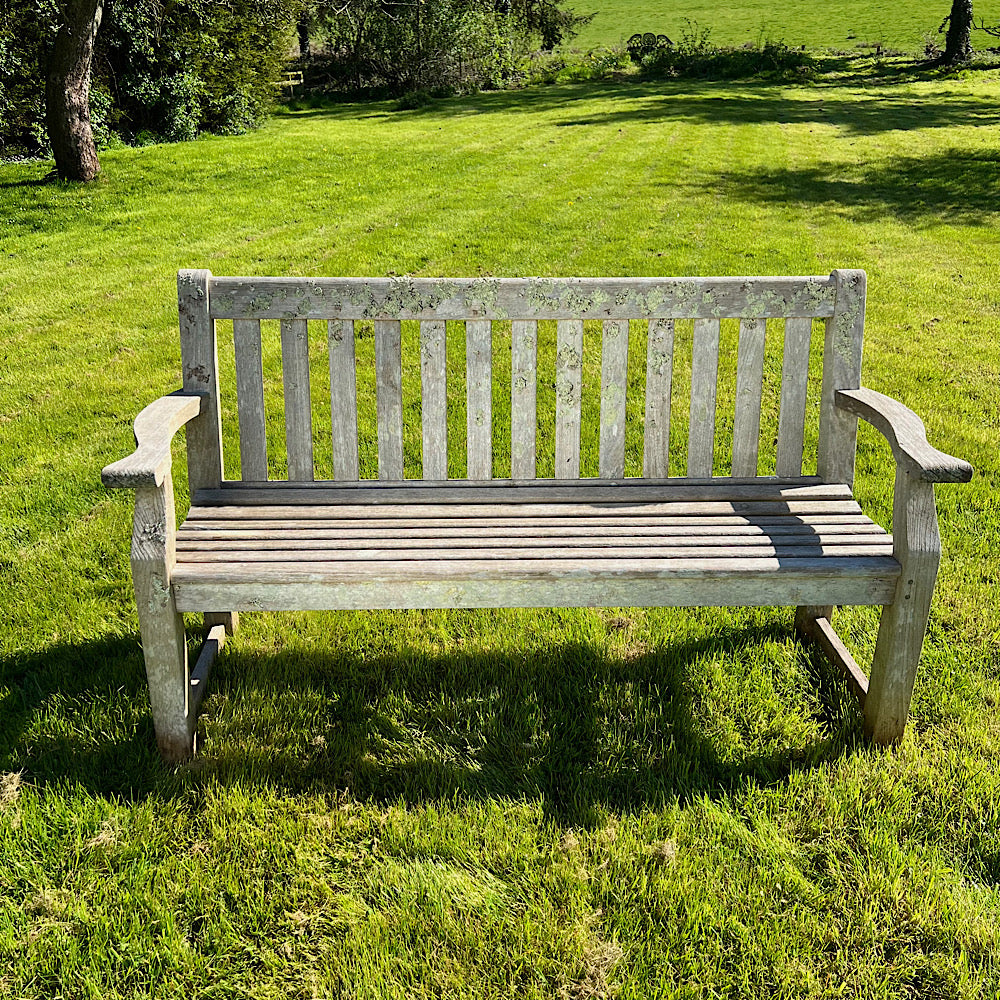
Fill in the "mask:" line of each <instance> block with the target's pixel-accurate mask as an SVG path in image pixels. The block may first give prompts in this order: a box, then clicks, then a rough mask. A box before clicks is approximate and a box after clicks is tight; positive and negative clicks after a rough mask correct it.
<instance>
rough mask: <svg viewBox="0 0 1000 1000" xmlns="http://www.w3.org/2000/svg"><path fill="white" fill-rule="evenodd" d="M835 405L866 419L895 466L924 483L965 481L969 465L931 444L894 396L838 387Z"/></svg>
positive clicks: (967, 477) (969, 468) (970, 474)
mask: <svg viewBox="0 0 1000 1000" xmlns="http://www.w3.org/2000/svg"><path fill="white" fill-rule="evenodd" d="M837 408H838V409H841V410H846V411H847V412H848V413H853V414H855V415H856V416H858V417H861V419H862V420H867V421H868V423H870V424H871V425H872V426H873V427H874V428H875V429H876V430H878V431H880V432H881V433H882V434H883V435H884V436H885V438H886V440H887V441H888V442H889V446H890V447H891V448H892V455H893V458H895V460H896V465H897V466H898V467H901V468H902V469H904V470H905V471H906V473H907V474H908V475H910V476H913V477H914V478H915V479H919V480H921V481H922V482H925V483H967V482H968V481H969V480H970V479H971V478H972V466H971V465H969V463H968V462H964V461H962V459H960V458H953V457H952V456H951V455H946V454H945V453H944V452H943V451H938V450H937V448H933V447H931V445H930V444H929V443H928V441H927V433H926V431H925V430H924V425H923V422H922V421H921V419H920V418H919V417H918V416H917V415H916V414H915V413H914V412H913V411H912V410H911V409H910V408H909V407H907V406H904V405H903V404H902V403H900V402H899V401H898V400H896V399H892V398H891V397H889V396H884V395H882V393H880V392H875V391H874V389H841V390H839V391H838V392H837Z"/></svg>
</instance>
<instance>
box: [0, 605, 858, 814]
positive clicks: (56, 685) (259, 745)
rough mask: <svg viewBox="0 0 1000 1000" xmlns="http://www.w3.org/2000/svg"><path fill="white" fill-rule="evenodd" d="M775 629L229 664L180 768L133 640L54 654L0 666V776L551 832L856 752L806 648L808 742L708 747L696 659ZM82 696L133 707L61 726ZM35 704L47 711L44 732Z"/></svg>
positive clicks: (233, 660)
mask: <svg viewBox="0 0 1000 1000" xmlns="http://www.w3.org/2000/svg"><path fill="white" fill-rule="evenodd" d="M787 637H788V627H787V626H785V625H782V624H781V623H774V624H772V625H767V626H758V627H746V628H739V627H731V628H723V629H721V630H720V631H719V632H718V633H717V634H715V635H713V636H712V637H711V638H710V639H705V640H701V641H692V642H688V643H682V644H677V645H671V646H663V647H661V648H658V649H655V650H651V651H648V652H644V653H643V654H641V655H639V656H635V657H630V658H627V659H616V658H613V657H609V656H607V655H606V654H605V653H604V652H603V651H601V650H599V649H597V648H595V647H594V646H592V645H590V644H587V643H581V642H571V643H567V644H564V645H560V646H558V647H555V648H553V649H552V650H551V651H545V652H543V653H540V652H537V651H532V652H529V653H526V654H525V655H524V656H516V657H514V656H509V655H497V654H491V653H485V654H480V653H476V652H460V651H459V652H455V653H448V654H445V655H441V656H428V655H426V654H424V653H422V652H418V651H413V650H402V651H399V652H395V653H393V654H391V655H386V656H382V657H377V658H364V659H362V658H360V657H356V656H353V655H345V654H343V653H341V652H338V651H337V650H336V649H333V650H331V652H330V654H329V655H328V656H326V655H324V656H316V657H311V658H310V659H309V660H299V659H298V658H290V657H288V656H285V655H283V654H280V653H275V654H268V655H258V654H256V653H254V652H253V651H239V650H238V651H236V652H231V653H224V654H223V657H222V659H221V660H220V662H219V664H218V665H217V669H216V673H215V675H214V676H213V678H212V684H211V686H212V689H213V692H214V693H212V694H210V695H209V698H208V700H207V701H206V704H205V706H204V709H205V711H204V713H203V726H202V728H203V729H205V730H207V733H208V739H207V742H206V744H205V746H204V749H203V753H202V755H201V756H200V757H199V758H197V759H196V760H195V761H193V762H191V763H189V764H186V765H183V766H181V767H180V768H177V769H172V768H170V767H168V766H165V765H164V764H162V762H161V761H160V759H159V756H158V755H157V753H156V750H155V739H154V735H153V728H152V723H151V720H150V719H149V717H148V708H147V704H148V703H147V702H146V699H145V678H144V676H143V670H142V662H141V654H140V652H139V649H138V643H137V641H136V640H134V639H133V640H129V639H107V640H100V641H95V642H91V643H81V644H65V645H61V646H57V647H55V648H53V649H51V650H49V651H47V652H45V653H42V654H38V655H36V656H33V657H27V658H21V659H19V660H16V661H15V660H12V659H11V660H7V661H4V662H0V676H3V677H4V678H5V679H6V682H5V686H6V688H7V691H8V694H7V696H6V697H5V698H4V699H3V700H2V701H0V716H2V717H3V718H4V726H3V731H4V737H3V738H2V739H0V761H3V762H4V763H3V764H2V765H0V766H2V767H4V768H6V769H8V770H11V769H14V770H21V769H23V770H24V771H25V774H24V780H25V781H28V782H30V783H32V784H34V785H36V786H46V785H49V784H58V785H61V786H65V785H66V784H67V783H72V784H78V785H80V786H82V787H85V788H86V789H88V790H89V791H90V792H92V793H93V794H96V795H99V796H107V797H115V798H118V799H121V800H125V801H141V800H142V799H145V798H147V797H150V796H153V797H162V798H174V797H175V796H176V795H177V794H181V793H183V791H184V789H185V788H190V786H191V785H195V786H200V785H203V784H206V783H209V782H216V781H217V782H220V783H222V784H224V785H227V786H228V785H234V784H245V785H250V786H254V785H258V786H259V785H264V784H266V785H269V786H270V787H273V788H277V789H279V790H281V791H282V792H283V793H287V794H296V793H301V792H310V793H331V794H339V793H343V792H344V791H345V790H346V791H348V792H349V793H350V794H351V795H352V797H354V798H355V799H357V800H359V801H364V802H377V803H391V802H398V801H404V802H407V803H410V804H414V805H416V804H421V803H428V802H439V801H451V800H453V799H455V798H459V799H488V798H493V797H502V798H508V799H516V800H539V799H540V800H541V801H542V803H543V805H544V809H545V812H546V814H547V815H549V816H550V817H551V818H552V819H553V820H555V821H556V822H558V823H560V824H563V825H566V826H576V827H583V826H589V825H592V824H594V823H597V822H600V817H601V816H602V814H603V813H604V812H605V811H606V810H618V811H624V812H631V811H635V810H639V809H642V808H644V807H650V806H651V807H656V806H658V805H662V804H663V803H665V802H669V801H680V802H686V801H689V800H690V799H692V798H693V797H697V796H708V797H715V796H719V795H724V794H726V793H727V792H728V791H730V790H732V789H735V788H737V787H741V786H743V785H745V784H748V783H749V784H753V785H759V786H764V785H770V784H775V783H780V782H781V781H783V780H785V779H786V778H787V777H788V776H789V775H790V774H792V773H793V772H795V771H799V770H802V769H808V768H811V767H815V766H818V765H820V764H823V763H825V762H828V761H830V760H833V759H836V758H837V757H839V756H841V755H842V754H844V753H846V752H849V751H850V750H851V749H852V748H854V747H855V746H857V745H858V739H859V737H858V732H859V725H858V716H857V712H856V710H854V709H853V706H852V702H851V701H850V698H849V695H848V694H847V692H846V690H845V689H844V685H843V684H842V683H841V682H840V681H839V680H838V679H837V678H835V677H834V676H832V675H831V672H830V670H829V668H828V667H827V665H826V663H825V661H824V660H822V658H817V657H812V656H811V655H810V654H808V653H806V654H805V655H806V657H807V663H806V669H807V673H808V674H809V676H810V680H811V681H812V682H814V683H815V684H816V686H817V689H818V690H819V692H820V697H819V699H818V708H817V711H816V713H815V714H816V720H815V721H816V726H815V730H816V731H818V732H820V733H822V734H823V735H822V736H821V737H819V738H815V739H809V740H802V741H798V742H793V744H792V745H781V746H779V745H777V744H778V742H780V741H775V740H771V741H770V742H771V744H772V746H771V748H769V749H766V750H761V751H755V752H747V753H744V754H739V753H736V754H729V755H724V754H721V753H720V751H719V749H718V745H717V742H716V741H713V739H712V736H711V733H710V732H709V724H708V723H707V722H706V719H705V718H704V713H703V712H701V711H700V710H699V706H698V704H697V702H698V699H699V695H698V693H697V692H696V691H695V689H694V688H693V687H692V684H691V681H690V667H691V664H692V661H694V660H697V659H698V658H702V657H722V658H726V657H727V656H731V655H732V653H733V652H734V650H737V649H738V647H742V646H746V645H753V644H755V643H763V642H770V641H774V640H778V641H783V640H785V639H787ZM290 660H291V661H292V662H290ZM623 693H624V696H623ZM95 700H103V701H104V702H106V703H113V704H114V705H119V706H121V707H122V711H121V712H120V713H119V712H117V711H116V712H115V714H116V716H117V715H119V714H121V715H125V716H128V715H131V717H132V718H133V719H134V725H133V726H132V728H131V729H129V730H128V731H127V732H126V731H124V730H123V729H121V728H119V729H118V730H117V731H112V732H108V731H106V730H104V731H91V730H88V728H87V725H86V720H81V721H80V722H79V723H78V724H74V723H73V722H68V721H67V718H66V712H67V707H69V708H70V709H71V708H72V706H74V705H81V706H83V705H87V704H91V703H93V702H94V701H95ZM401 703H404V704H407V705H408V707H407V708H406V709H400V708H399V706H400V704H401ZM630 705H631V709H630V707H629V706H630ZM50 711H52V712H54V713H56V714H57V715H58V718H53V719H51V720H46V718H45V716H46V715H47V714H48V713H49V712H50ZM72 714H73V713H72V711H70V715H72ZM303 715H305V716H308V719H309V721H310V722H311V725H309V724H306V725H303V722H302V719H303ZM748 735H749V736H751V737H752V736H754V735H759V734H748ZM765 742H766V741H765Z"/></svg>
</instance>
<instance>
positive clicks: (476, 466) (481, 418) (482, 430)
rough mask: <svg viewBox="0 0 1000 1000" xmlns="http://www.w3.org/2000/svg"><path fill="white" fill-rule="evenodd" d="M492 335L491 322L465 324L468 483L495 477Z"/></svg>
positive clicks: (473, 321) (482, 321)
mask: <svg viewBox="0 0 1000 1000" xmlns="http://www.w3.org/2000/svg"><path fill="white" fill-rule="evenodd" d="M492 338H493V333H492V325H491V323H490V321H489V320H478V319H470V320H468V321H467V322H466V324H465V345H466V346H465V369H466V381H465V395H466V446H467V448H468V472H467V475H468V477H469V479H491V478H492V477H493V340H492Z"/></svg>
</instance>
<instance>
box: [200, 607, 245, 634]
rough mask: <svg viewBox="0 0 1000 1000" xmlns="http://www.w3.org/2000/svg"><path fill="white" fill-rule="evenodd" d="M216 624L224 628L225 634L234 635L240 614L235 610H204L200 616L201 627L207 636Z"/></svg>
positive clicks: (238, 625) (237, 627)
mask: <svg viewBox="0 0 1000 1000" xmlns="http://www.w3.org/2000/svg"><path fill="white" fill-rule="evenodd" d="M216 625H221V626H222V627H223V628H224V629H225V630H226V635H236V632H237V630H238V629H239V627H240V616H239V614H238V613H237V612H235V611H206V612H205V613H204V615H203V616H202V628H203V630H204V632H205V635H206V636H207V635H208V634H209V632H211V631H212V629H213V628H215V626H216Z"/></svg>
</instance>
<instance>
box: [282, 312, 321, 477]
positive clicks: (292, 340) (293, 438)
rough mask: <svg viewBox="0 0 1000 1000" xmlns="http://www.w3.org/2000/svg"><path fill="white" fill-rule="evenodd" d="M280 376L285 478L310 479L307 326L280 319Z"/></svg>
mask: <svg viewBox="0 0 1000 1000" xmlns="http://www.w3.org/2000/svg"><path fill="white" fill-rule="evenodd" d="M281 376H282V381H283V383H284V387H285V447H286V448H287V450H288V478H289V479H290V480H294V481H297V482H311V481H312V479H313V441H312V397H311V396H310V393H309V325H308V323H306V321H305V320H304V319H283V320H282V321H281Z"/></svg>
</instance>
